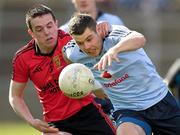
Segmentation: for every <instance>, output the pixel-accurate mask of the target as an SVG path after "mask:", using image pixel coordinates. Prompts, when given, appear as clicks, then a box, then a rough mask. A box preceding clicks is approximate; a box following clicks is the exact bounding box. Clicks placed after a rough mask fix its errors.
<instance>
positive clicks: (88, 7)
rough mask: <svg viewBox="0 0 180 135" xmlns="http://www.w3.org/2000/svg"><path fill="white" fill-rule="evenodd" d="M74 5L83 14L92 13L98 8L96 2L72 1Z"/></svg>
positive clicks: (87, 0)
mask: <svg viewBox="0 0 180 135" xmlns="http://www.w3.org/2000/svg"><path fill="white" fill-rule="evenodd" d="M72 3H73V4H74V6H75V8H76V9H77V11H79V12H81V13H90V12H92V11H93V10H94V9H95V8H96V2H95V0H72Z"/></svg>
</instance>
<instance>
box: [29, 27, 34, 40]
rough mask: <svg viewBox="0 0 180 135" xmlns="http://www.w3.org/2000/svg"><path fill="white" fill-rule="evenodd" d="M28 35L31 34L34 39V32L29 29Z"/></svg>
mask: <svg viewBox="0 0 180 135" xmlns="http://www.w3.org/2000/svg"><path fill="white" fill-rule="evenodd" d="M28 33H29V35H30V36H31V37H32V38H34V34H33V32H32V30H31V29H28Z"/></svg>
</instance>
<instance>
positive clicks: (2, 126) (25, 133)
mask: <svg viewBox="0 0 180 135" xmlns="http://www.w3.org/2000/svg"><path fill="white" fill-rule="evenodd" d="M0 135H41V133H40V132H39V131H37V130H35V129H34V128H32V127H31V126H29V125H28V124H26V123H20V122H17V123H15V122H13V123H11V122H4V123H0Z"/></svg>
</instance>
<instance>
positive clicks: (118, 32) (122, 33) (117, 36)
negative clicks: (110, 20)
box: [107, 25, 132, 47]
mask: <svg viewBox="0 0 180 135" xmlns="http://www.w3.org/2000/svg"><path fill="white" fill-rule="evenodd" d="M131 33H132V31H131V30H129V29H128V28H127V27H125V26H120V25H112V31H111V32H110V33H109V36H108V38H107V41H108V42H111V43H109V45H112V46H114V45H116V44H117V43H118V42H119V41H121V39H123V38H125V37H126V36H128V35H130V34H131ZM112 46H110V47H112Z"/></svg>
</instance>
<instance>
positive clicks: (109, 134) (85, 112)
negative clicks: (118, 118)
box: [49, 103, 115, 135]
mask: <svg viewBox="0 0 180 135" xmlns="http://www.w3.org/2000/svg"><path fill="white" fill-rule="evenodd" d="M49 125H50V126H54V127H56V128H58V129H59V130H60V131H65V132H69V133H71V134H73V135H115V127H114V126H113V124H112V123H111V121H110V120H109V119H108V116H107V115H105V114H104V113H103V111H102V109H100V108H98V107H97V106H96V105H95V104H93V103H91V104H89V105H87V106H85V107H83V108H82V109H81V110H80V111H79V112H78V113H76V114H75V115H73V116H71V117H70V118H67V119H65V120H61V121H56V122H50V123H49Z"/></svg>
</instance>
